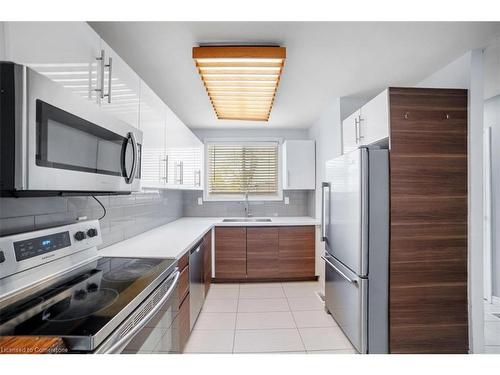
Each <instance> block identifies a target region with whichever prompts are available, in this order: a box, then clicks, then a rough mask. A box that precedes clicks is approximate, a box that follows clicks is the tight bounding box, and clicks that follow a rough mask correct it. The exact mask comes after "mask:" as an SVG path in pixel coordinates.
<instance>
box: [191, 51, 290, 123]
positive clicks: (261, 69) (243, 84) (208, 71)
mask: <svg viewBox="0 0 500 375" xmlns="http://www.w3.org/2000/svg"><path fill="white" fill-rule="evenodd" d="M285 58H286V48H285V47H273V46H204V47H193V59H194V61H195V63H196V67H197V68H198V72H199V73H200V76H201V79H202V80H203V83H204V85H205V88H206V90H207V93H208V97H209V98H210V101H211V102H212V106H213V108H214V111H215V114H216V115H217V118H218V119H219V120H250V121H268V120H269V115H270V114H271V108H272V106H273V103H274V98H275V96H276V90H277V88H278V83H279V81H280V76H281V72H282V70H283V64H284V63H285Z"/></svg>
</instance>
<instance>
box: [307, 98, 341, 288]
mask: <svg viewBox="0 0 500 375" xmlns="http://www.w3.org/2000/svg"><path fill="white" fill-rule="evenodd" d="M309 138H310V139H314V140H315V141H316V201H315V205H316V209H315V211H316V218H318V219H319V218H320V216H321V183H322V182H323V181H324V176H325V162H326V161H327V160H330V159H332V158H335V157H337V156H339V155H340V154H341V152H342V149H341V147H342V140H341V138H342V128H341V121H340V98H334V99H332V100H331V102H330V104H329V105H328V106H327V107H326V108H325V110H324V112H323V113H322V114H321V116H320V117H319V119H318V120H317V121H316V122H315V123H314V124H313V126H312V127H311V128H310V129H309ZM319 231H320V229H319V228H318V230H317V235H316V272H317V274H318V275H319V280H320V282H321V283H322V284H324V282H325V265H324V262H323V260H322V259H321V255H323V253H324V251H325V247H324V243H323V242H321V241H320V233H319Z"/></svg>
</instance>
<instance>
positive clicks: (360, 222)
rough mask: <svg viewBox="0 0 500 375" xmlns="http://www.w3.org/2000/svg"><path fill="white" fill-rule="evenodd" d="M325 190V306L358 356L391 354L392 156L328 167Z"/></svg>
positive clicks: (359, 156) (365, 151) (362, 151)
mask: <svg viewBox="0 0 500 375" xmlns="http://www.w3.org/2000/svg"><path fill="white" fill-rule="evenodd" d="M325 167H326V170H325V176H326V181H325V182H323V184H322V200H323V202H322V203H323V206H322V228H321V229H322V239H323V241H324V242H325V248H326V252H325V256H324V257H323V259H324V260H325V299H326V300H325V304H326V308H327V310H328V311H329V312H330V313H331V314H332V316H333V317H334V319H335V320H336V322H337V324H338V325H339V326H340V328H341V329H342V331H343V332H344V333H345V334H346V336H347V337H348V338H349V340H350V341H351V343H352V344H353V346H354V347H355V348H356V349H357V350H358V352H360V353H387V352H388V346H389V345H388V341H389V340H388V336H389V332H388V278H389V274H388V272H389V271H388V270H389V264H388V260H389V160H388V150H382V149H370V148H367V147H361V148H359V149H357V150H354V151H352V152H349V153H346V154H344V155H342V156H339V157H338V158H335V159H332V160H330V161H328V162H326V166H325Z"/></svg>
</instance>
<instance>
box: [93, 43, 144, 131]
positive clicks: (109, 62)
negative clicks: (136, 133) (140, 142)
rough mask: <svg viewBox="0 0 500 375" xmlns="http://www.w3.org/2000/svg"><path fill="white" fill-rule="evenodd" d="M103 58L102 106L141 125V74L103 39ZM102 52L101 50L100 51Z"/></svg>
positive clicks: (101, 72) (100, 67) (119, 116)
mask: <svg viewBox="0 0 500 375" xmlns="http://www.w3.org/2000/svg"><path fill="white" fill-rule="evenodd" d="M101 51H102V53H103V55H102V56H103V59H101V60H99V67H98V69H99V70H100V74H99V76H100V77H101V74H104V77H103V79H100V80H99V82H98V90H100V91H99V94H100V96H101V107H102V109H103V110H105V111H107V112H109V113H111V114H112V115H114V116H115V117H118V118H119V119H121V120H123V121H125V122H127V123H129V124H130V125H132V126H135V127H139V102H140V94H139V93H140V92H139V88H140V82H141V79H140V78H139V76H138V75H137V74H136V73H135V72H134V71H133V70H132V69H131V68H130V67H129V66H128V65H127V63H125V61H123V60H122V59H121V58H120V56H119V55H118V54H117V53H116V52H115V51H113V49H111V47H110V46H108V45H107V44H106V42H105V41H104V40H101ZM100 53H101V52H100Z"/></svg>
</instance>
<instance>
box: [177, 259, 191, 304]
mask: <svg viewBox="0 0 500 375" xmlns="http://www.w3.org/2000/svg"><path fill="white" fill-rule="evenodd" d="M178 291H179V303H182V300H184V298H185V297H186V295H187V294H188V293H189V267H185V268H184V269H183V270H182V272H181V275H180V276H179V287H178Z"/></svg>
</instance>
